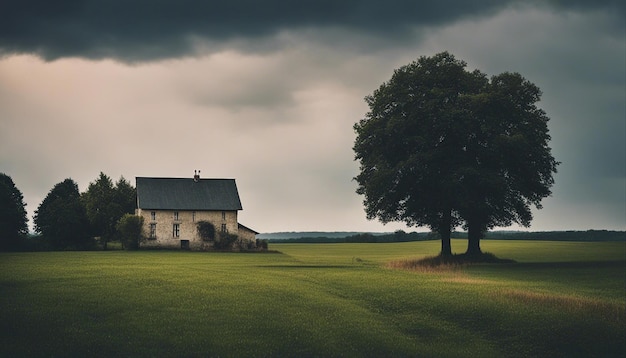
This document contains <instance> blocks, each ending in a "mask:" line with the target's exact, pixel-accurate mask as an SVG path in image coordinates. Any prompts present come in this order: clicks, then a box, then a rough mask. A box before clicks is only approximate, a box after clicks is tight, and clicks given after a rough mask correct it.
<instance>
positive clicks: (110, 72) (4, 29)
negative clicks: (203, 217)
mask: <svg viewBox="0 0 626 358" xmlns="http://www.w3.org/2000/svg"><path fill="white" fill-rule="evenodd" d="M0 12H1V13H2V14H3V15H2V21H1V22H0V172H4V173H6V174H8V175H9V176H11V177H12V178H13V181H14V182H15V184H16V185H17V187H18V188H19V189H20V190H21V191H22V193H23V194H24V198H25V201H26V203H27V210H28V212H29V218H32V214H33V211H34V210H36V209H37V207H38V205H39V204H40V202H41V201H42V200H43V198H44V197H45V196H46V194H47V193H48V191H49V190H50V189H51V188H52V186H53V185H54V184H56V183H58V182H60V181H62V180H63V179H65V178H68V177H71V178H72V179H74V180H75V181H77V182H78V184H79V187H80V189H81V191H82V190H85V189H86V188H87V186H88V184H89V182H91V181H94V180H95V179H96V177H97V176H98V174H99V173H100V172H101V171H102V172H104V173H105V174H107V175H109V176H111V177H112V178H113V179H115V180H116V179H118V178H119V177H120V176H124V177H125V178H127V179H129V180H130V181H131V182H132V183H133V184H134V178H135V177H136V176H167V177H191V176H192V175H193V171H194V169H200V170H201V171H202V177H216V178H235V179H236V180H237V184H238V187H239V194H240V197H241V200H242V204H243V207H244V210H243V211H242V212H241V213H240V221H241V222H242V223H243V224H245V225H247V226H249V227H252V228H254V229H255V230H257V231H259V232H276V231H304V230H316V231H343V230H346V231H392V230H396V229H407V228H406V227H405V226H404V225H402V224H388V225H385V226H383V225H382V224H380V223H378V222H376V221H367V220H366V219H365V213H364V211H363V205H362V199H363V198H362V197H360V196H358V195H357V194H355V189H356V183H355V182H354V181H353V180H352V178H353V177H354V176H355V175H356V174H357V171H358V163H357V162H355V161H354V154H353V152H352V145H353V142H354V138H355V134H354V131H353V129H352V126H353V124H354V123H355V122H357V121H358V120H359V119H361V118H362V117H363V116H364V114H365V113H366V112H367V106H366V104H365V102H364V101H363V98H364V97H365V96H366V95H368V94H371V93H372V92H373V91H374V90H375V89H376V88H377V87H378V86H379V85H380V84H381V83H382V82H384V81H386V80H388V79H389V78H390V77H391V74H392V73H393V70H394V69H395V68H398V67H400V66H402V65H405V64H408V63H409V62H411V61H413V60H415V59H416V58H418V57H419V56H431V55H434V54H436V53H437V52H441V51H449V52H451V53H452V54H454V55H455V56H456V57H457V58H459V59H462V60H464V61H466V62H467V63H468V68H469V69H475V68H477V69H480V70H481V71H482V72H484V73H487V74H488V75H495V74H499V73H501V72H504V71H514V72H519V73H521V74H522V75H523V76H524V77H526V78H527V79H528V80H530V81H531V82H533V83H535V84H536V85H538V86H539V87H540V88H541V89H542V91H543V98H542V101H541V102H540V104H539V105H540V107H542V108H543V109H544V110H545V111H546V112H547V114H548V116H549V117H550V118H551V121H550V123H549V128H550V133H551V135H552V141H551V147H552V149H553V154H554V156H555V157H556V159H557V160H559V161H561V162H562V164H561V165H560V166H559V172H558V174H557V175H556V177H555V180H556V184H555V186H554V187H553V195H552V197H550V198H546V199H544V201H543V204H544V208H543V209H542V210H539V211H535V219H534V221H533V224H532V226H531V227H530V228H529V229H530V230H533V231H543V230H587V229H615V230H626V138H625V137H626V68H625V67H626V65H625V63H626V38H625V33H626V25H625V15H624V14H625V7H624V5H623V2H622V1H584V0H578V1H557V0H554V1H501V0H496V1H493V0H484V1H472V2H469V1H465V0H431V1H414V0H386V1H375V0H366V1H358V0H342V1H335V0H319V1H285V0H266V1H263V2H261V1H251V0H229V1H194V0H184V1H181V0H177V1H166V0H139V1H132V2H128V1H121V0H107V1H97V0H59V1H48V0H24V1H12V2H10V3H8V4H7V3H6V2H5V3H3V4H2V5H0ZM31 222H32V219H31ZM408 229H409V230H414V228H408ZM513 229H517V227H513Z"/></svg>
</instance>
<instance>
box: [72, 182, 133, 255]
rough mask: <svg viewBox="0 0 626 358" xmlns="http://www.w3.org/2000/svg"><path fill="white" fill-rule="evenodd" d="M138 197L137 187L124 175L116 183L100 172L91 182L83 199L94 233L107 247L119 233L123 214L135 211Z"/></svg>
mask: <svg viewBox="0 0 626 358" xmlns="http://www.w3.org/2000/svg"><path fill="white" fill-rule="evenodd" d="M136 198H137V194H136V190H135V188H134V187H132V186H131V185H130V183H129V182H128V181H126V179H124V177H121V178H120V179H119V180H118V181H117V183H116V184H115V185H114V184H113V181H112V180H111V178H110V177H109V176H107V175H106V174H104V173H102V172H100V175H99V176H98V178H97V179H96V180H95V181H94V182H91V183H89V187H88V188H87V191H86V192H84V193H83V195H82V200H83V202H84V204H85V209H86V212H87V218H88V219H89V223H90V225H91V230H92V234H93V235H94V236H99V237H101V240H102V242H104V244H105V247H106V243H107V242H108V241H110V240H112V239H113V238H114V237H115V235H116V234H117V230H116V225H117V223H118V221H119V220H120V219H121V218H122V216H124V214H132V213H134V211H135V206H136Z"/></svg>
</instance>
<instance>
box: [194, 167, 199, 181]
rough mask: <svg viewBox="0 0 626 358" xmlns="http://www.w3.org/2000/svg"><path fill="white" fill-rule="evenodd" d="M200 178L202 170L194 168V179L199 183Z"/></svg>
mask: <svg viewBox="0 0 626 358" xmlns="http://www.w3.org/2000/svg"><path fill="white" fill-rule="evenodd" d="M198 180H200V171H199V170H194V171H193V181H194V182H196V183H197V182H198Z"/></svg>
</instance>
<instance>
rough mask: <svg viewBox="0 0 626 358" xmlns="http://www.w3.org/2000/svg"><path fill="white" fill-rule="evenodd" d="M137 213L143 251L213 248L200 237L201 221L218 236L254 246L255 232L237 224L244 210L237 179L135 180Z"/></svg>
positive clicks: (196, 176)
mask: <svg viewBox="0 0 626 358" xmlns="http://www.w3.org/2000/svg"><path fill="white" fill-rule="evenodd" d="M136 187H137V212H136V214H137V215H138V216H141V217H143V220H144V234H145V236H146V238H147V240H145V241H144V242H143V243H142V244H141V247H144V248H146V247H152V248H181V249H192V250H201V249H206V248H208V247H210V246H211V242H207V241H204V240H203V239H202V238H201V237H200V235H199V234H198V230H197V225H198V222H200V221H208V222H210V223H211V224H213V227H214V228H215V236H216V237H219V236H220V235H225V234H233V235H237V237H238V238H239V240H241V241H242V242H243V243H244V244H245V245H247V246H254V243H255V235H256V234H258V233H257V232H256V231H254V230H252V229H250V228H247V227H246V226H244V225H241V224H239V223H238V221H237V212H238V211H239V210H242V207H241V201H240V199H239V192H238V191H237V184H235V180H234V179H201V178H200V175H199V174H195V175H194V177H193V178H145V177H137V178H136Z"/></svg>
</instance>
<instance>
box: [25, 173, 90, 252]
mask: <svg viewBox="0 0 626 358" xmlns="http://www.w3.org/2000/svg"><path fill="white" fill-rule="evenodd" d="M33 219H34V223H35V231H37V232H39V233H41V234H42V235H43V237H44V239H45V240H47V241H48V242H50V245H51V246H52V247H53V248H55V249H85V248H89V247H90V246H91V243H92V242H91V240H90V238H89V222H88V220H87V215H86V212H85V207H84V206H83V203H82V201H81V199H80V193H79V192H78V185H77V184H76V182H74V181H73V180H72V179H65V180H64V181H62V182H60V183H58V184H56V185H55V186H54V187H53V188H52V189H51V190H50V192H49V193H48V195H47V196H46V197H45V198H44V200H43V201H42V202H41V204H40V205H39V207H38V208H37V211H35V216H34V218H33Z"/></svg>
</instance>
